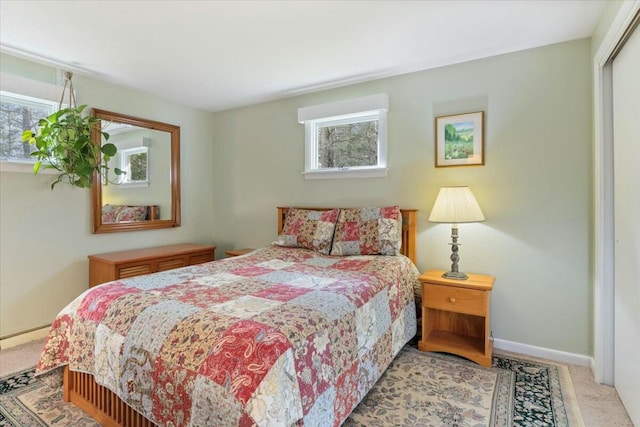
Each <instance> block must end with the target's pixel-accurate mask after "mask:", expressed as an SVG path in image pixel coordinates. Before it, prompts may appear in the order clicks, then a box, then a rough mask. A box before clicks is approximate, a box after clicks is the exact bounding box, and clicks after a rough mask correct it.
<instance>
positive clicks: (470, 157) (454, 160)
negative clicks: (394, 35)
mask: <svg viewBox="0 0 640 427" xmlns="http://www.w3.org/2000/svg"><path fill="white" fill-rule="evenodd" d="M435 127H436V167H443V166H466V165H483V164H484V141H483V139H484V111H478V112H475V113H466V114H457V115H452V116H441V117H436V126H435Z"/></svg>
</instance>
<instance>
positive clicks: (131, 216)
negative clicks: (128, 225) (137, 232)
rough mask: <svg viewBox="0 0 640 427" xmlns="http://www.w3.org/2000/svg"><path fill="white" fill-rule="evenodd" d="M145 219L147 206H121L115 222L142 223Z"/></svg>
mask: <svg viewBox="0 0 640 427" xmlns="http://www.w3.org/2000/svg"><path fill="white" fill-rule="evenodd" d="M145 219H147V206H123V207H122V208H121V209H120V211H119V212H118V215H117V216H116V221H115V222H133V221H144V220H145Z"/></svg>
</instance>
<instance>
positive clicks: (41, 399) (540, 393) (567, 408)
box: [0, 345, 584, 427]
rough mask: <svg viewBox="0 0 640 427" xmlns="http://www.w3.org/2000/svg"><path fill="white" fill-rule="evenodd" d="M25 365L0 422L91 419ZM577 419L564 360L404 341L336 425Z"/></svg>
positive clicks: (0, 397) (6, 393)
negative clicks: (481, 359) (486, 358)
mask: <svg viewBox="0 0 640 427" xmlns="http://www.w3.org/2000/svg"><path fill="white" fill-rule="evenodd" d="M33 373H34V370H33V369H29V370H25V371H23V372H19V373H16V374H13V375H10V376H7V377H4V378H0V426H14V427H27V426H56V427H57V426H82V427H85V426H86V427H88V426H99V424H98V423H96V422H95V421H93V419H92V418H91V417H89V416H88V415H86V414H85V413H84V412H83V411H82V410H80V409H78V408H77V407H75V406H74V405H72V404H70V403H65V402H63V401H62V388H61V385H60V384H59V383H56V382H54V381H53V380H52V379H51V378H47V377H46V376H45V377H38V378H34V377H33ZM583 425H584V424H583V422H582V419H581V417H580V412H579V410H578V408H577V405H576V402H575V395H574V391H573V385H572V384H571V379H570V377H569V372H568V368H567V367H566V366H564V365H556V364H552V363H549V362H543V361H539V360H533V359H525V358H522V357H519V356H511V355H504V354H499V355H494V358H493V367H492V368H484V367H481V366H479V365H476V364H475V363H472V362H469V361H467V360H465V359H462V358H459V357H456V356H451V355H445V354H439V353H423V352H420V351H418V350H416V349H415V348H413V347H411V346H409V345H407V346H405V347H404V348H403V349H402V351H401V352H400V354H399V355H398V356H397V357H396V358H395V359H394V361H393V362H392V363H391V365H390V366H389V368H388V369H387V371H386V372H385V373H384V374H383V376H382V377H381V378H380V380H379V381H378V383H377V384H376V385H375V387H374V389H373V390H371V392H369V394H368V395H367V396H366V397H365V399H364V400H363V401H362V402H361V403H360V405H358V407H357V408H356V409H355V410H354V411H353V413H352V414H351V415H350V417H349V418H348V419H347V421H346V422H345V423H344V426H349V427H354V426H362V427H365V426H366V427H391V426H394V427H395V426H398V427H409V426H411V427H418V426H451V427H454V426H456V427H457V426H460V427H462V426H473V427H475V426H492V427H494V426H495V427H505V426H562V427H564V426H571V427H574V426H575V427H582V426H583Z"/></svg>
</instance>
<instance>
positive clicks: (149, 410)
mask: <svg viewBox="0 0 640 427" xmlns="http://www.w3.org/2000/svg"><path fill="white" fill-rule="evenodd" d="M376 215H377V219H376ZM394 216H395V218H394ZM394 220H395V221H396V222H395V224H394ZM359 221H360V222H359ZM354 222H355V223H356V224H355V228H354ZM358 222H359V227H358ZM332 223H333V228H332V227H331V224H332ZM372 224H373V225H372ZM375 224H377V225H375ZM376 230H377V231H376ZM372 236H373V238H372ZM390 236H391V237H390ZM393 236H396V237H397V242H396V241H394V239H396V237H393ZM415 237H416V211H415V210H399V209H398V208H397V207H387V208H359V209H329V208H327V209H325V208H278V240H277V241H276V242H274V244H273V245H272V246H268V247H265V248H262V249H258V250H256V251H254V252H251V253H249V254H246V255H243V256H239V257H234V258H227V259H224V260H218V261H213V262H209V263H205V264H201V265H198V266H189V267H184V268H180V269H176V270H170V271H166V272H161V273H155V274H152V275H147V276H139V277H134V278H129V279H124V280H119V281H115V282H110V283H106V284H103V285H99V286H96V287H93V288H91V289H89V290H87V291H86V292H84V293H83V294H82V295H80V296H79V297H78V298H76V299H75V300H74V301H73V302H71V303H70V304H69V305H68V306H67V307H66V308H65V309H63V310H62V311H61V312H60V314H59V315H58V316H57V317H56V319H55V320H54V322H53V323H52V326H51V330H50V332H49V335H48V337H47V339H46V341H45V346H44V349H43V353H42V356H41V358H40V360H39V362H38V365H37V372H36V375H42V374H44V373H47V372H58V371H59V370H63V372H64V373H63V378H64V385H63V393H64V400H65V401H71V402H73V403H75V404H76V405H78V406H79V407H81V408H82V409H84V410H85V411H86V412H88V413H89V414H90V415H92V416H93V417H94V418H95V419H96V420H98V421H99V422H100V423H101V424H103V425H107V426H109V425H113V426H117V425H124V426H153V425H165V426H188V425H208V426H227V425H229V426H253V425H256V426H276V425H278V426H279V425H283V426H289V425H321V426H329V425H336V426H337V425H340V424H341V423H342V422H343V421H344V420H345V419H346V418H347V417H348V415H349V414H350V413H351V411H352V410H353V409H354V408H355V406H356V405H357V404H358V403H359V402H360V401H361V400H362V398H364V396H365V395H366V393H367V392H368V391H369V390H370V389H371V388H372V387H373V385H374V384H375V382H376V381H377V380H378V378H379V377H380V376H381V375H382V373H383V372H384V370H385V369H386V368H387V366H388V365H389V363H390V362H391V361H392V360H393V358H394V357H395V356H396V355H397V353H398V352H399V351H400V349H401V348H402V347H403V346H404V345H405V344H406V343H407V342H408V341H409V340H410V339H411V338H412V337H413V336H414V335H415V333H416V308H415V300H414V292H415V290H416V288H417V287H418V286H419V283H418V281H417V277H418V272H417V269H416V267H415V265H414V261H415ZM376 240H377V241H376ZM358 241H359V242H360V245H358V244H357V242H358ZM372 242H373V243H372ZM400 242H401V243H400ZM359 251H360V252H362V253H364V254H357V252H359ZM373 252H377V253H378V254H375V255H369V253H373ZM394 252H395V253H394ZM385 253H393V256H389V255H381V254H385Z"/></svg>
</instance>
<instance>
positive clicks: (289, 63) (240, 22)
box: [0, 0, 606, 111]
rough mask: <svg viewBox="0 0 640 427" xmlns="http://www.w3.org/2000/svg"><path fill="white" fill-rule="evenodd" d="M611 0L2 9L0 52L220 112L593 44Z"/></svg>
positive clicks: (99, 4) (84, 4)
mask: <svg viewBox="0 0 640 427" xmlns="http://www.w3.org/2000/svg"><path fill="white" fill-rule="evenodd" d="M605 3H606V1H605V0H569V1H564V0H558V1H551V0H548V1H547V0H537V1H536V0H533V1H515V0H511V1H508V0H501V1H477V0H476V1H14V0H2V1H0V49H1V50H2V51H3V52H5V53H10V54H14V55H18V56H23V57H27V58H31V59H36V60H38V61H41V62H49V63H53V64H57V65H58V66H61V67H63V68H70V69H72V70H75V72H76V73H86V74H88V75H91V76H93V77H95V78H98V79H102V80H106V81H109V82H113V83H117V84H121V85H125V86H128V87H133V88H138V89H141V90H144V91H148V92H152V93H155V94H157V95H160V96H162V97H164V98H168V99H171V100H174V101H177V102H179V103H182V104H185V105H189V106H192V107H196V108H201V109H205V110H210V111H218V110H223V109H227V108H232V107H238V106H243V105H249V104H255V103H259V102H263V101H269V100H273V99H278V98H284V97H287V96H291V95H295V94H301V93H306V92H312V91H315V90H320V89H326V88H331V87H337V86H343V85H347V84H352V83H357V82H362V81H367V80H373V79H377V78H381V77H388V76H392V75H398V74H404V73H408V72H412V71H418V70H422V69H427V68H433V67H439V66H443V65H448V64H453V63H458V62H463V61H468V60H473V59H477V58H483V57H487V56H492V55H498V54H502V53H507V52H513V51H517V50H522V49H528V48H533V47H537V46H543V45H547V44H552V43H558V42H562V41H567V40H573V39H579V38H584V37H589V36H590V35H591V33H592V32H593V29H594V28H595V25H596V23H597V20H598V18H599V16H600V14H601V12H602V10H603V8H604V5H605Z"/></svg>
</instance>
